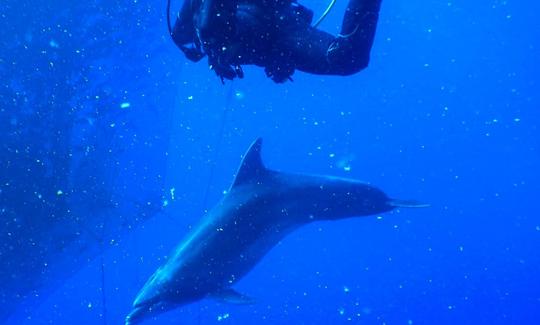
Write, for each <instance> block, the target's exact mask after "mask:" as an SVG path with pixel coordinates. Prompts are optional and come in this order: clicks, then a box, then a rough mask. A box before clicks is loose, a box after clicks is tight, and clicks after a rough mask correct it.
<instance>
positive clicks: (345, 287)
mask: <svg viewBox="0 0 540 325" xmlns="http://www.w3.org/2000/svg"><path fill="white" fill-rule="evenodd" d="M350 291H351V289H349V287H347V286H343V292H345V293H349V292H350Z"/></svg>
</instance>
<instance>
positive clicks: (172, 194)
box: [169, 187, 176, 201]
mask: <svg viewBox="0 0 540 325" xmlns="http://www.w3.org/2000/svg"><path fill="white" fill-rule="evenodd" d="M174 191H176V189H175V188H174V187H171V189H170V190H169V193H171V200H173V201H174Z"/></svg>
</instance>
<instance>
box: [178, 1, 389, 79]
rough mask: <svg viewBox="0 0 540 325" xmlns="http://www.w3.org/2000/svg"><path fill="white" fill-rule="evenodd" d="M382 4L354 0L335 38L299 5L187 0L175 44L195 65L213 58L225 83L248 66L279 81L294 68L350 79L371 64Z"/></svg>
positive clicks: (214, 66)
mask: <svg viewBox="0 0 540 325" xmlns="http://www.w3.org/2000/svg"><path fill="white" fill-rule="evenodd" d="M380 3H381V0H350V2H349V4H348V6H347V9H346V11H345V15H344V18H343V22H342V26H341V32H340V34H339V35H338V36H337V37H335V36H333V35H331V34H329V33H326V32H324V31H322V30H319V29H317V28H314V27H312V26H311V21H312V18H313V13H312V11H311V10H309V9H307V8H306V7H303V6H301V5H299V4H297V3H296V2H294V0H185V2H184V5H183V7H182V9H181V10H180V12H179V15H178V19H177V20H176V24H175V26H174V29H173V39H174V41H175V43H176V44H177V45H178V46H179V47H180V48H181V49H182V51H184V53H185V54H186V56H187V57H188V58H189V59H190V60H192V61H198V60H200V59H201V58H202V57H204V55H208V59H209V64H210V66H211V67H212V68H213V69H214V70H215V71H216V73H217V74H218V75H219V76H220V77H221V78H225V79H232V78H234V77H243V72H242V69H241V68H240V66H241V65H243V64H256V65H258V66H262V67H264V68H265V71H266V74H267V75H268V76H269V77H271V78H272V79H273V80H274V81H276V82H283V81H285V80H287V79H290V76H291V75H292V74H293V73H294V70H295V69H298V70H301V71H304V72H308V73H313V74H327V75H350V74H353V73H356V72H358V71H360V70H362V69H363V68H365V67H366V66H367V64H368V62H369V55H370V51H371V47H372V44H373V39H374V36H375V29H376V26H377V20H378V16H379V9H380Z"/></svg>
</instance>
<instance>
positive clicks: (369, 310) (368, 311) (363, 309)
mask: <svg viewBox="0 0 540 325" xmlns="http://www.w3.org/2000/svg"><path fill="white" fill-rule="evenodd" d="M362 313H364V314H366V315H369V314H371V308H369V307H364V308H362Z"/></svg>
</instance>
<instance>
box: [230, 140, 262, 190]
mask: <svg viewBox="0 0 540 325" xmlns="http://www.w3.org/2000/svg"><path fill="white" fill-rule="evenodd" d="M261 146H262V138H257V140H255V141H254V142H253V143H252V144H251V146H250V147H249V149H248V151H247V152H246V154H245V155H244V159H242V163H241V164H240V168H238V171H237V172H236V177H235V179H234V182H233V183H232V186H231V188H233V187H235V186H238V185H241V184H244V183H248V182H250V181H252V180H256V179H258V178H260V177H261V176H262V175H263V174H264V173H265V171H266V167H264V164H263V162H262V158H261Z"/></svg>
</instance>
